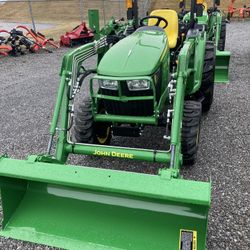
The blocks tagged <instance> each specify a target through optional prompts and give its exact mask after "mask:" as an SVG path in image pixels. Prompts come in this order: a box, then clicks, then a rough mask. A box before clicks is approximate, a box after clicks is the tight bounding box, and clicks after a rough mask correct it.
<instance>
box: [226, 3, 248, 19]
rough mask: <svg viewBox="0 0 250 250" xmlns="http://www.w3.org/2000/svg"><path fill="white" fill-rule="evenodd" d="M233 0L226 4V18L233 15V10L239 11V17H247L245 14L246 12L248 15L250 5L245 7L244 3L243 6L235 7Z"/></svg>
mask: <svg viewBox="0 0 250 250" xmlns="http://www.w3.org/2000/svg"><path fill="white" fill-rule="evenodd" d="M235 1H236V0H231V2H230V5H229V6H228V20H230V18H231V17H233V15H234V13H235V12H238V13H239V17H240V18H245V17H247V15H246V14H247V13H248V17H250V7H247V6H246V5H244V6H243V7H241V8H238V9H237V8H235V7H234V6H233V4H234V2H235Z"/></svg>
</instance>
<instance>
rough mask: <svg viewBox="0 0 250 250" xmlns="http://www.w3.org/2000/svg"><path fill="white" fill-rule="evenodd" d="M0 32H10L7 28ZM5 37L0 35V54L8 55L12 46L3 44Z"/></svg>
mask: <svg viewBox="0 0 250 250" xmlns="http://www.w3.org/2000/svg"><path fill="white" fill-rule="evenodd" d="M0 33H7V34H8V35H9V34H10V33H9V31H7V30H0ZM5 40H6V39H5V37H2V36H0V55H3V56H8V54H9V52H10V51H11V50H12V47H11V46H9V45H6V44H5Z"/></svg>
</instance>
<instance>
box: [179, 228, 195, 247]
mask: <svg viewBox="0 0 250 250" xmlns="http://www.w3.org/2000/svg"><path fill="white" fill-rule="evenodd" d="M179 250H197V231H193V230H185V229H181V230H180V240H179Z"/></svg>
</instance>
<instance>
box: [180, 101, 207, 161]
mask: <svg viewBox="0 0 250 250" xmlns="http://www.w3.org/2000/svg"><path fill="white" fill-rule="evenodd" d="M201 116H202V106H201V103H200V102H198V101H185V103H184V110H183V119H182V134H181V151H182V155H183V164H184V165H193V164H194V163H195V161H196V157H197V151H198V145H199V140H200V125H201Z"/></svg>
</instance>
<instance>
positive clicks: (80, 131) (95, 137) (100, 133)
mask: <svg viewBox="0 0 250 250" xmlns="http://www.w3.org/2000/svg"><path fill="white" fill-rule="evenodd" d="M74 136H75V139H76V141H77V142H78V143H89V144H103V145H108V144H110V141H111V138H112V135H111V126H110V124H108V123H101V122H95V121H94V119H93V115H92V106H91V99H90V98H86V99H85V100H84V101H83V102H82V103H81V104H80V105H79V107H78V109H77V111H76V117H75V121H74Z"/></svg>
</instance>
